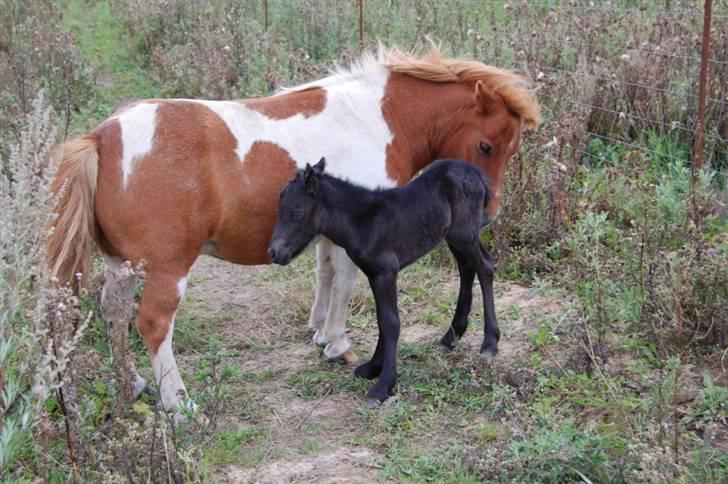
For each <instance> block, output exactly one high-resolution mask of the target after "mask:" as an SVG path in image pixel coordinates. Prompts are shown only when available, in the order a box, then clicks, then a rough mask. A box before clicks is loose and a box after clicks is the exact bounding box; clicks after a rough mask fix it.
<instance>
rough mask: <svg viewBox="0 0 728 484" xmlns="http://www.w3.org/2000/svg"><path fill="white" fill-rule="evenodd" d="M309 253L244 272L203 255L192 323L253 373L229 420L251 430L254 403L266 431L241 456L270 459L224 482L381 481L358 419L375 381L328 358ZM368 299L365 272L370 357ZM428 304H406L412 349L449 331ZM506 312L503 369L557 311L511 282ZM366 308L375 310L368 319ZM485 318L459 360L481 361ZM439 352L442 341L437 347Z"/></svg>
mask: <svg viewBox="0 0 728 484" xmlns="http://www.w3.org/2000/svg"><path fill="white" fill-rule="evenodd" d="M307 257H308V258H309V260H307V261H306V260H304V262H301V263H299V262H296V264H298V265H297V266H296V264H294V266H295V267H294V268H292V269H288V268H278V267H243V266H236V265H233V264H229V263H225V262H220V261H217V260H215V259H211V258H201V259H200V260H199V261H198V263H197V264H196V265H195V267H194V268H193V271H192V275H191V278H190V284H189V290H188V293H187V301H186V302H185V305H184V307H183V309H182V311H183V312H184V314H183V317H184V318H187V319H188V320H189V321H190V324H194V323H199V324H204V323H203V322H204V321H206V322H208V324H212V325H213V326H214V327H213V328H211V332H210V334H211V335H212V336H213V337H215V338H217V339H219V340H220V341H221V342H222V345H223V346H224V348H225V350H226V352H227V354H228V355H229V357H230V358H231V361H232V362H234V365H235V366H236V367H237V368H239V369H240V370H241V371H242V372H243V375H245V376H246V377H245V378H244V380H245V382H244V383H241V385H240V388H236V389H235V391H234V392H233V393H236V391H237V392H238V394H239V395H241V398H242V399H244V400H245V401H246V402H247V403H246V404H245V405H243V407H245V408H243V409H235V408H234V405H233V406H232V408H231V409H228V410H226V414H225V416H224V417H223V421H224V422H225V424H226V426H227V425H230V426H233V427H236V426H240V425H251V420H250V418H249V413H250V409H251V407H252V408H254V409H253V414H255V415H256V416H255V418H254V419H253V421H252V424H253V425H255V426H256V428H257V429H259V430H260V432H261V433H262V434H263V435H265V438H263V439H260V441H258V442H254V443H253V444H250V443H246V444H245V445H243V446H242V447H241V449H240V452H241V453H248V454H256V453H260V455H259V457H256V458H252V459H248V458H247V457H241V459H242V460H241V461H240V460H239V461H238V462H235V463H226V462H219V463H216V464H215V465H213V466H211V469H212V474H213V475H214V476H215V478H217V479H219V480H220V481H221V482H310V481H314V480H315V481H317V482H371V481H373V480H376V479H377V477H378V475H379V473H380V470H381V469H382V466H381V464H380V463H381V461H382V459H383V458H384V453H383V452H384V449H383V448H382V447H381V446H378V445H372V444H371V442H366V440H367V439H364V438H362V436H365V435H366V429H365V428H362V426H361V425H360V423H358V422H360V420H361V419H360V415H358V414H360V413H361V412H362V408H363V407H365V401H364V393H365V389H366V387H367V383H362V382H360V381H356V380H355V379H353V377H352V376H351V371H352V369H351V368H348V367H345V366H343V365H341V364H338V363H334V364H332V363H327V362H325V361H324V359H323V357H322V355H321V352H320V349H319V348H317V347H315V346H314V345H313V343H312V342H311V334H310V332H309V330H308V329H307V327H306V320H307V312H308V307H309V305H310V303H311V298H312V294H313V279H312V271H310V267H312V264H313V263H312V261H311V260H310V255H308V256H307ZM417 277H419V275H414V276H412V277H410V279H412V278H415V279H416V278H417ZM440 277H441V279H440V280H439V281H438V282H437V287H438V288H439V291H441V292H442V293H449V294H451V295H452V300H453V301H454V298H456V296H457V288H458V281H457V276H456V274H454V273H451V272H446V273H445V275H444V276H443V275H442V274H441V275H440ZM407 283H408V282H407V280H405V281H404V284H402V285H401V286H400V287H401V288H402V287H404V288H405V290H406V284H407ZM400 291H402V289H400ZM475 294H477V292H475ZM368 297H370V296H369V295H368V288H367V287H366V286H365V281H364V280H363V277H361V276H360V279H359V281H358V285H357V289H356V291H355V295H354V298H353V299H354V301H355V305H358V308H355V311H354V312H355V313H357V312H359V313H360V314H359V315H358V316H356V317H354V318H353V319H354V320H355V324H351V325H350V326H349V335H350V337H351V339H352V342H353V344H354V349H355V351H356V352H357V354H358V355H359V356H360V358H362V359H363V358H365V357H367V356H368V355H369V354H370V352H371V351H372V348H373V347H374V344H375V339H374V338H375V337H376V330H375V324H376V322H375V320H374V319H373V313H372V311H371V310H370V309H367V307H368V305H369V303H368V302H367V301H368V300H367V298H368ZM479 299H480V298H478V297H474V308H473V311H474V313H478V318H479V317H480V316H479V314H482V313H481V308H482V304H481V302H480V301H479ZM428 305H429V304H428V303H427V302H426V301H425V302H424V303H419V304H415V303H412V304H410V305H409V306H408V305H406V304H405V305H403V310H402V313H403V316H402V319H403V327H402V340H403V342H404V343H403V344H405V345H406V344H409V345H414V347H419V346H417V345H420V346H421V345H430V344H432V343H434V342H436V341H438V339H439V337H440V336H441V335H442V333H443V332H444V330H445V326H446V325H445V326H443V325H433V324H428V323H427V322H416V323H415V322H413V321H419V319H420V317H419V316H418V314H422V311H423V310H426V309H427V307H428ZM496 308H497V312H498V316H499V322H500V325H501V330H502V340H501V345H500V354H499V357H498V360H499V361H500V363H499V365H504V364H505V365H508V364H511V363H513V362H516V361H518V360H520V359H521V358H523V357H524V355H525V353H526V352H527V351H528V348H529V344H528V333H529V331H531V330H532V328H530V327H529V321H531V320H532V319H533V318H534V317H535V316H539V317H540V316H543V311H546V312H548V311H556V310H557V307H556V306H555V305H554V304H549V303H547V302H546V301H545V300H544V299H543V298H541V297H539V296H535V295H533V294H531V291H530V290H529V289H526V288H524V287H521V286H516V285H512V284H503V283H499V284H497V286H496ZM363 311H368V313H364V317H362V314H361V313H362V312H363ZM450 311H452V309H450ZM362 320H364V323H361V321H362ZM477 320H478V319H477V318H476V316H475V314H473V315H472V316H471V330H470V331H469V332H468V333H467V334H466V336H465V337H464V338H463V341H462V342H461V344H460V347H459V348H458V349H457V350H456V352H455V353H457V354H458V355H461V356H462V355H467V357H468V358H472V357H473V356H472V355H477V353H478V348H479V347H480V343H481V339H482V329H481V328H482V326H480V325H478V324H476V323H475V321H477ZM210 321H212V323H209V322H210ZM357 321H358V322H359V323H357ZM435 348H436V346H435V345H434V344H433V351H434V350H435ZM461 356H460V357H459V356H457V355H456V356H455V357H454V358H460V359H462V357H461ZM448 357H449V355H448ZM197 358H198V355H197V353H196V352H195V351H187V350H186V349H185V348H182V349H181V351H180V356H179V362H180V366H181V367H182V371H183V374H185V375H188V376H187V377H186V378H187V380H191V378H190V375H192V374H194V373H195V364H196V360H197ZM425 363H426V362H425ZM307 379H310V380H307ZM400 390H401V389H400ZM394 401H396V399H394ZM251 446H252V448H253V450H252V451H251ZM241 462H242V463H241Z"/></svg>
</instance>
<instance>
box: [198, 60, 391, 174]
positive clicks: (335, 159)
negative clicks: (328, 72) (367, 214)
mask: <svg viewBox="0 0 728 484" xmlns="http://www.w3.org/2000/svg"><path fill="white" fill-rule="evenodd" d="M388 79H389V71H388V70H387V69H386V68H385V67H383V66H382V65H381V64H379V63H377V62H374V61H372V60H369V61H366V62H365V63H364V64H362V65H360V66H358V67H356V68H355V69H353V70H352V71H350V72H345V73H338V74H335V75H333V76H331V77H329V78H326V79H323V80H321V81H318V82H314V83H311V84H306V85H305V86H301V87H299V88H296V89H290V90H286V91H284V92H283V93H291V92H295V91H296V90H299V89H305V88H310V87H313V86H317V87H321V88H322V89H325V90H326V106H325V108H324V109H323V111H321V112H319V113H317V114H314V115H311V116H309V117H306V116H304V115H303V114H302V113H299V114H296V115H294V116H290V117H288V118H285V119H272V118H269V117H267V116H266V115H265V114H263V113H260V112H258V111H254V110H252V109H248V108H247V107H246V106H245V104H244V103H241V102H233V101H201V100H188V101H191V102H199V103H201V104H204V105H205V106H207V107H208V108H210V109H211V110H213V111H214V112H215V113H216V114H217V115H218V116H220V118H222V120H223V121H224V122H225V123H226V124H227V126H228V128H229V129H230V132H231V133H232V134H233V136H235V139H236V140H237V146H236V149H235V152H236V153H237V155H238V158H239V159H240V161H241V162H243V161H244V160H245V157H246V156H247V154H248V152H249V151H250V149H251V148H252V146H253V144H254V143H255V142H258V141H260V142H269V143H274V144H276V145H277V146H279V147H281V148H282V149H284V150H286V151H287V152H288V154H289V156H290V157H291V158H292V159H293V160H294V161H295V163H296V166H297V167H298V168H303V167H305V166H306V163H310V164H314V163H316V162H318V161H319V159H321V157H322V156H324V157H326V172H327V173H329V174H331V175H333V176H337V177H340V178H346V179H348V180H350V181H352V182H354V183H356V184H359V185H362V186H365V187H369V188H376V187H393V186H395V185H396V182H395V181H394V180H392V179H391V178H389V176H388V175H387V167H386V158H387V145H388V144H389V143H390V142H391V141H392V139H393V137H394V135H393V133H392V132H391V131H390V129H389V126H387V122H386V121H385V119H384V115H383V114H382V108H381V106H382V98H383V97H384V90H385V88H386V85H387V80H388Z"/></svg>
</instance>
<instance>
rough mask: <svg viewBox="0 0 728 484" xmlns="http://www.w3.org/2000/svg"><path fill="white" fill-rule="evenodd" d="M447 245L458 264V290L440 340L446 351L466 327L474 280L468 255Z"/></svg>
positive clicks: (452, 346)
mask: <svg viewBox="0 0 728 484" xmlns="http://www.w3.org/2000/svg"><path fill="white" fill-rule="evenodd" d="M449 247H450V251H451V252H452V254H453V255H454V256H455V260H456V261H457V264H458V272H459V273H460V292H459V294H458V302H457V306H456V307H455V314H454V316H453V318H452V323H451V324H450V328H448V330H447V332H446V333H445V335H444V336H443V337H442V339H441V340H440V344H441V345H442V347H443V349H444V350H446V351H452V349H453V348H454V347H455V341H456V340H458V339H460V338H461V337H462V336H463V334H465V330H466V329H467V328H468V316H469V315H470V307H471V305H472V301H473V281H474V280H475V270H474V269H473V267H472V265H471V264H470V263H469V261H468V257H466V256H465V255H464V254H463V253H462V252H460V251H459V250H457V249H456V248H455V247H453V246H452V245H450V246H449Z"/></svg>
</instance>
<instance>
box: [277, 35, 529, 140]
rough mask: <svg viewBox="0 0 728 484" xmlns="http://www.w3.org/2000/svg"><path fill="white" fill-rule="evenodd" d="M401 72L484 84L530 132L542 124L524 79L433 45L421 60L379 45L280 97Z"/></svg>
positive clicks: (418, 57) (513, 73) (426, 78)
mask: <svg viewBox="0 0 728 484" xmlns="http://www.w3.org/2000/svg"><path fill="white" fill-rule="evenodd" d="M384 71H390V72H401V73H403V74H407V75H410V76H413V77H417V78H419V79H424V80H427V81H432V82H465V83H472V84H475V83H476V82H477V81H482V82H483V84H485V85H486V86H487V87H488V88H490V89H491V90H492V91H493V92H494V93H496V94H497V95H499V96H500V97H501V98H502V99H503V101H504V102H505V104H506V106H507V107H508V109H509V110H510V111H511V112H512V113H514V114H515V115H517V116H519V117H520V118H521V119H522V120H523V123H524V126H525V127H527V128H535V127H537V126H538V125H539V123H540V122H541V113H540V110H539V106H538V103H537V102H536V98H535V96H534V91H535V89H534V86H533V83H531V82H530V81H529V80H528V79H527V78H525V77H524V76H522V75H520V74H518V73H516V72H514V71H510V70H507V69H500V68H498V67H493V66H489V65H486V64H483V63H482V62H478V61H476V60H472V59H467V58H463V57H459V58H452V59H450V58H447V57H445V56H444V55H443V54H442V50H441V48H440V46H439V45H437V44H435V43H434V42H430V50H429V52H427V53H426V54H424V55H422V56H416V55H414V54H410V53H407V52H404V51H402V50H400V49H398V48H397V47H392V48H386V47H384V46H383V45H382V44H379V49H378V51H377V53H376V54H374V53H372V52H365V53H364V54H362V55H361V56H360V57H359V58H358V59H356V60H354V61H352V63H351V65H350V66H349V67H341V66H337V67H336V68H334V69H333V71H332V73H331V76H329V77H327V78H325V79H320V80H318V81H314V82H309V83H306V84H303V85H300V86H296V87H293V88H284V89H281V90H280V91H279V92H278V94H285V93H287V92H292V91H302V90H306V89H312V88H315V87H323V88H326V87H328V86H332V85H338V84H341V83H344V82H350V81H352V80H356V79H363V78H366V77H367V76H371V75H372V74H374V73H377V72H384Z"/></svg>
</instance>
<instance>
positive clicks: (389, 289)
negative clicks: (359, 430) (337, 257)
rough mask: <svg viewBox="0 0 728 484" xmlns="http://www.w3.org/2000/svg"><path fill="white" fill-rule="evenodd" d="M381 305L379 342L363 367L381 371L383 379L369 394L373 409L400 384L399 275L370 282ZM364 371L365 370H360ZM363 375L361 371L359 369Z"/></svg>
mask: <svg viewBox="0 0 728 484" xmlns="http://www.w3.org/2000/svg"><path fill="white" fill-rule="evenodd" d="M369 284H370V285H371V287H372V292H374V300H375V301H376V306H377V324H378V326H379V341H378V342H377V351H375V352H374V356H373V357H372V360H371V361H369V362H368V363H365V364H364V365H362V367H366V369H367V370H376V369H380V373H379V380H378V381H377V383H376V384H375V385H374V386H373V387H372V388H371V389H370V390H369V391H368V392H367V405H368V406H369V407H370V408H372V407H375V406H377V405H378V404H379V403H380V402H383V401H384V400H386V399H387V398H388V397H389V395H390V394H391V393H392V390H393V389H394V385H395V384H396V383H397V345H398V343H399V312H398V311H397V274H396V273H389V274H381V275H376V276H373V277H371V278H370V279H369ZM360 368H361V367H360ZM357 372H359V368H357Z"/></svg>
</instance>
